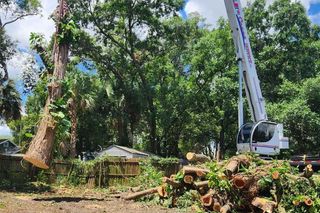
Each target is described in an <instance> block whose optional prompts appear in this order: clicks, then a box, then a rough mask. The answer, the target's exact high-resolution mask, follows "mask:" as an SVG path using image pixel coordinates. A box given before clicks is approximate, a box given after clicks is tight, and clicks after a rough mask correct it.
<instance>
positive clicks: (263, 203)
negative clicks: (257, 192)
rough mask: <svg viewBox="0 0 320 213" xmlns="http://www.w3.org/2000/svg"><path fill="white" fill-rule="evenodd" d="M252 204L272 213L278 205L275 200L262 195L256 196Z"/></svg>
mask: <svg viewBox="0 0 320 213" xmlns="http://www.w3.org/2000/svg"><path fill="white" fill-rule="evenodd" d="M251 204H252V205H253V206H255V207H257V208H259V209H261V210H263V211H264V212H267V213H272V212H273V210H274V208H275V207H276V205H277V204H276V202H274V201H271V200H268V199H265V198H260V197H256V198H254V199H253V200H252V202H251Z"/></svg>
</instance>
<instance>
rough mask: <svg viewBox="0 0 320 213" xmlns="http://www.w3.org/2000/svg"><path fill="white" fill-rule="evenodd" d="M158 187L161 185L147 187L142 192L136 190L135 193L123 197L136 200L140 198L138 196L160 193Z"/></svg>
mask: <svg viewBox="0 0 320 213" xmlns="http://www.w3.org/2000/svg"><path fill="white" fill-rule="evenodd" d="M158 188H159V187H155V188H151V189H147V190H144V191H141V192H135V193H132V194H129V195H127V196H126V197H124V198H123V199H125V200H135V199H138V198H140V197H143V196H145V195H150V194H155V193H158Z"/></svg>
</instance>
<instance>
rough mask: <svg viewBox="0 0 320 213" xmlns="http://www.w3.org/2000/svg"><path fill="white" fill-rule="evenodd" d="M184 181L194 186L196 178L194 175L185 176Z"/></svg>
mask: <svg viewBox="0 0 320 213" xmlns="http://www.w3.org/2000/svg"><path fill="white" fill-rule="evenodd" d="M183 181H184V182H185V183H186V184H192V183H193V181H194V178H193V176H192V175H185V176H184V177H183Z"/></svg>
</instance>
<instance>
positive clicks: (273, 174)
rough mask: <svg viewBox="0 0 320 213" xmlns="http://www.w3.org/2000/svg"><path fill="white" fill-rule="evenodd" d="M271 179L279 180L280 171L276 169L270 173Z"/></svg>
mask: <svg viewBox="0 0 320 213" xmlns="http://www.w3.org/2000/svg"><path fill="white" fill-rule="evenodd" d="M272 179H273V180H279V179H280V173H279V172H278V171H274V172H273V173H272Z"/></svg>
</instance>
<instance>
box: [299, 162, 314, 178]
mask: <svg viewBox="0 0 320 213" xmlns="http://www.w3.org/2000/svg"><path fill="white" fill-rule="evenodd" d="M312 175H313V169H312V165H311V164H308V165H307V166H306V167H305V168H304V170H303V174H302V176H303V177H305V178H311V176H312Z"/></svg>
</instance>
